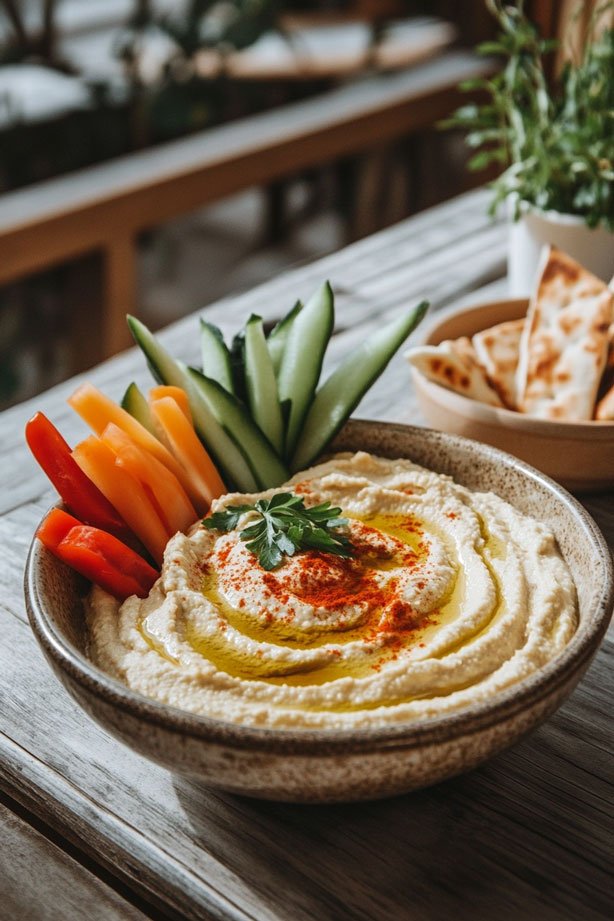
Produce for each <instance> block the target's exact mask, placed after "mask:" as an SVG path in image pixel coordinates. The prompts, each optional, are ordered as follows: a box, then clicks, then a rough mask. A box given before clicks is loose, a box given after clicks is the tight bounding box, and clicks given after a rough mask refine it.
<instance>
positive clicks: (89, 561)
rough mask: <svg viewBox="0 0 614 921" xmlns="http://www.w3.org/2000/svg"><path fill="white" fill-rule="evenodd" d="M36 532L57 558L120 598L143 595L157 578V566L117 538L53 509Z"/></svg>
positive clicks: (144, 596) (140, 596)
mask: <svg viewBox="0 0 614 921" xmlns="http://www.w3.org/2000/svg"><path fill="white" fill-rule="evenodd" d="M36 536H37V537H38V538H39V540H41V541H42V543H43V544H44V545H45V547H47V549H48V550H50V551H51V552H52V553H53V554H54V555H55V556H57V557H58V559H60V560H62V561H63V562H64V563H67V564H68V565H69V566H70V567H72V569H74V570H76V571H77V572H78V573H80V574H81V575H82V576H85V578H86V579H90V581H92V582H95V583H96V585H99V586H100V587H101V588H103V589H104V590H105V591H106V592H109V594H110V595H113V596H114V597H115V598H117V599H118V600H119V601H124V600H125V599H126V598H128V597H129V596H130V595H138V597H139V598H146V597H147V595H148V594H149V592H150V590H151V587H152V585H153V584H154V582H155V581H156V579H157V578H158V573H157V572H156V570H155V569H154V568H153V567H152V566H150V565H149V563H147V562H146V561H145V560H144V559H143V558H142V557H140V556H139V555H138V553H135V552H134V550H131V549H130V547H126V545H125V544H122V542H121V541H120V540H118V539H117V538H116V537H113V535H111V534H107V533H106V531H101V530H100V529H99V528H92V527H89V526H88V525H84V524H81V522H80V521H78V520H77V519H76V518H73V517H72V515H68V514H67V513H66V512H63V511H61V510H60V509H52V510H51V511H50V512H49V514H48V515H47V517H46V518H45V520H44V521H43V523H42V524H41V526H40V527H39V529H38V531H37V532H36Z"/></svg>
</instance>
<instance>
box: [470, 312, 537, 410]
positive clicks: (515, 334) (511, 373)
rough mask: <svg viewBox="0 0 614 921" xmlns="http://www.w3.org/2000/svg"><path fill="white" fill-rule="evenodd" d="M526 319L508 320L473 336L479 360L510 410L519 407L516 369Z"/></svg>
mask: <svg viewBox="0 0 614 921" xmlns="http://www.w3.org/2000/svg"><path fill="white" fill-rule="evenodd" d="M523 329H524V318H523V319H521V320H508V321H507V322H506V323H499V324H498V325H497V326H491V327H490V329H484V330H482V332H480V333H476V334H475V336H473V338H472V340H471V341H472V343H473V347H474V348H475V352H476V355H477V357H478V361H479V362H480V364H481V365H482V367H483V368H484V370H485V371H486V374H487V375H488V380H489V382H490V385H491V387H493V388H494V389H495V390H496V391H497V393H498V394H499V396H500V397H501V400H502V402H503V403H504V404H505V406H507V407H508V409H516V371H517V370H518V356H519V354H520V338H521V336H522V330H523Z"/></svg>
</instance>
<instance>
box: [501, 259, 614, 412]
mask: <svg viewBox="0 0 614 921" xmlns="http://www.w3.org/2000/svg"><path fill="white" fill-rule="evenodd" d="M611 317H612V292H611V291H610V290H609V289H608V287H607V285H606V284H605V283H604V282H603V281H601V280H600V279H599V278H597V277H596V276H595V275H592V274H591V273H590V272H588V271H587V270H586V269H584V268H582V266H581V265H579V264H578V263H577V262H575V261H574V260H573V259H571V258H570V257H569V256H567V255H565V253H562V252H561V251H560V250H557V249H555V247H550V248H549V250H546V252H545V254H544V259H543V262H542V270H541V273H540V276H539V282H538V286H537V291H536V292H535V294H534V296H533V297H532V298H531V300H530V303H529V311H528V313H527V320H526V325H525V328H524V331H523V334H522V339H521V343H520V360H519V362H518V377H517V383H518V390H517V394H518V395H517V405H518V409H519V410H520V411H521V412H525V413H530V414H531V415H534V416H539V417H541V418H543V419H557V420H564V419H569V420H571V419H577V420H582V419H592V417H593V410H594V407H595V400H596V397H597V389H598V387H599V381H600V380H601V375H602V374H603V369H604V367H605V363H606V358H607V350H608V328H609V326H610V322H611Z"/></svg>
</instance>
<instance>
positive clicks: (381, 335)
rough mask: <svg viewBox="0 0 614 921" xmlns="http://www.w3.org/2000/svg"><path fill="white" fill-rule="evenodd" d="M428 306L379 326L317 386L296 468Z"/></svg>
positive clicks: (339, 421) (333, 429)
mask: <svg viewBox="0 0 614 921" xmlns="http://www.w3.org/2000/svg"><path fill="white" fill-rule="evenodd" d="M428 306H429V305H428V301H422V303H421V304H418V306H417V307H415V308H414V309H413V310H412V311H411V313H409V314H407V315H406V316H403V317H401V318H400V319H398V320H393V322H392V323H389V324H388V325H387V326H384V327H383V328H382V329H379V330H377V331H376V332H375V333H373V335H372V336H369V338H368V339H367V340H366V341H365V342H363V343H362V345H361V346H360V347H359V348H358V349H356V350H355V351H354V352H352V354H351V355H349V356H348V357H347V358H346V359H345V361H343V362H342V363H341V364H340V365H339V367H338V368H337V370H336V371H334V372H333V373H332V374H331V375H330V377H329V378H328V379H327V380H326V382H325V383H324V384H323V385H322V387H321V388H320V389H319V390H318V392H317V394H316V397H315V399H314V401H313V403H312V404H311V408H310V410H309V412H308V414H307V418H306V419H305V424H304V426H303V429H302V432H301V436H300V439H299V442H298V444H297V447H296V451H295V452H294V456H293V458H292V463H291V469H292V471H293V472H296V471H297V470H303V469H304V468H305V467H308V466H309V464H310V463H311V462H312V461H313V460H315V458H316V457H317V456H318V455H319V454H321V453H322V450H323V448H324V446H325V445H326V444H327V443H328V442H329V441H330V439H331V438H333V437H334V436H335V435H336V434H337V432H338V431H339V429H340V428H341V426H342V425H343V423H344V422H345V421H346V420H347V419H348V417H349V416H350V415H351V414H352V413H353V412H354V410H355V409H356V407H357V406H358V404H359V403H360V401H361V399H362V397H363V396H364V394H365V393H366V392H367V390H368V389H369V387H371V385H372V384H373V383H375V381H376V380H377V378H378V377H379V376H380V374H381V373H382V371H383V370H384V368H385V367H386V365H387V364H388V362H389V361H390V359H391V358H392V356H393V355H394V353H395V352H396V351H397V349H398V348H399V347H400V346H401V345H402V344H403V343H404V342H405V340H406V339H407V337H408V336H409V334H410V333H411V332H412V330H413V329H415V327H416V326H417V325H418V323H419V322H420V320H421V319H422V317H423V316H424V314H425V313H426V311H427V309H428Z"/></svg>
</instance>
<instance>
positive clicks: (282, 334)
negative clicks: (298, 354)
mask: <svg viewBox="0 0 614 921" xmlns="http://www.w3.org/2000/svg"><path fill="white" fill-rule="evenodd" d="M302 309H303V304H302V302H301V301H297V302H296V304H295V305H294V307H293V308H292V310H291V311H290V312H289V313H287V314H286V315H285V317H284V318H283V319H282V320H280V321H279V323H278V324H277V325H276V326H274V327H273V329H272V330H271V332H270V333H269V335H268V337H267V341H266V344H267V347H268V350H269V355H270V356H271V361H272V362H273V368H274V370H275V374H279V368H280V366H281V359H282V356H283V354H284V348H285V346H286V340H287V338H288V333H289V332H290V327H291V326H292V324H293V323H294V321H295V319H296V318H297V316H298V315H299V313H300V312H301V310H302Z"/></svg>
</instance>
